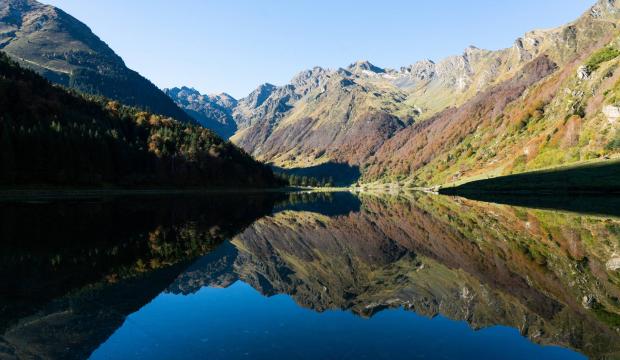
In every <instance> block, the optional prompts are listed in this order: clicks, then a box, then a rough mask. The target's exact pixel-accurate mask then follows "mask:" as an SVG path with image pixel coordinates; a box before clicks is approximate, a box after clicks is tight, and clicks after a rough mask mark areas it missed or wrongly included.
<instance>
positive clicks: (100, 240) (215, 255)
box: [0, 193, 620, 359]
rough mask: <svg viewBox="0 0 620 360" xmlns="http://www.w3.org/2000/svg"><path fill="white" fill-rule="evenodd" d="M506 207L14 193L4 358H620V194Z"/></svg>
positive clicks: (0, 218) (6, 241)
mask: <svg viewBox="0 0 620 360" xmlns="http://www.w3.org/2000/svg"><path fill="white" fill-rule="evenodd" d="M485 200H488V199H485ZM497 201H498V202H501V203H504V204H498V203H493V202H482V201H475V200H468V199H464V198H454V197H445V196H435V195H426V194H420V193H401V194H398V195H353V194H349V193H333V194H251V195H248V194H245V195H242V194H237V195H233V194H228V195H224V194H221V195H209V196H207V195H200V196H179V195H177V196H158V197H156V196H148V197H137V196H134V197H130V196H125V197H110V198H84V199H80V200H45V201H41V200H37V201H23V200H20V201H17V200H15V201H8V200H6V201H3V202H0V226H1V228H0V237H1V246H2V251H1V252H0V257H1V262H0V277H1V278H0V284H1V285H0V335H1V336H0V358H2V359H5V358H6V359H11V358H16V359H22V358H26V359H28V358H43V359H56V358H58V359H65V358H75V359H83V358H92V359H130V358H131V359H133V358H137V359H274V358H281V359H418V358H419V359H472V358H476V359H583V358H613V357H617V356H619V354H620V315H619V314H620V300H619V299H620V272H619V269H620V217H619V215H620V214H618V212H619V211H620V210H618V209H620V207H618V206H616V205H617V204H616V200H614V199H609V198H606V199H596V198H594V199H592V198H571V199H565V200H561V199H525V200H524V199H523V198H520V199H506V198H504V199H497ZM580 209H582V211H581V212H580Z"/></svg>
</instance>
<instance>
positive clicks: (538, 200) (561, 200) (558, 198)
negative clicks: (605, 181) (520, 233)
mask: <svg viewBox="0 0 620 360" xmlns="http://www.w3.org/2000/svg"><path fill="white" fill-rule="evenodd" d="M457 196H462V197H465V198H468V199H472V200H478V201H484V202H491V203H497V204H505V205H513V206H523V207H529V208H537V209H549V210H563V211H571V212H575V213H581V214H590V215H602V216H616V217H619V216H620V195H618V194H616V195H613V194H612V195H594V194H593V195H585V194H576V195H573V196H568V195H561V194H560V195H550V194H541V195H530V194H521V195H512V194H501V193H497V194H492V193H475V192H466V193H458V194H457Z"/></svg>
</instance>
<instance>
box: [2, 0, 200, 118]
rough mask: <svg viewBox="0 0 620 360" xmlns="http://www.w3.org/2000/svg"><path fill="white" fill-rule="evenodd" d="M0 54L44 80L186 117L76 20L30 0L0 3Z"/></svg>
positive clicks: (167, 114)
mask: <svg viewBox="0 0 620 360" xmlns="http://www.w3.org/2000/svg"><path fill="white" fill-rule="evenodd" d="M0 50H3V51H4V52H6V53H7V54H8V55H9V56H11V57H12V58H13V59H15V60H16V61H18V62H19V63H20V64H21V65H22V66H26V67H29V68H31V69H33V70H35V71H37V72H38V73H40V74H41V75H43V76H45V77H46V78H48V79H49V80H51V81H53V82H55V83H58V84H62V85H64V86H69V87H72V88H75V89H77V90H79V91H82V92H86V93H89V94H96V95H103V96H105V97H108V98H111V99H114V100H118V101H120V102H122V103H123V104H127V105H130V106H137V107H140V108H143V109H145V110H148V111H152V112H154V113H158V114H162V115H166V116H171V117H174V118H176V119H179V120H181V121H192V118H191V117H190V116H188V115H187V114H185V113H184V112H183V111H182V110H181V109H179V108H178V107H177V106H176V105H175V104H174V102H172V101H171V100H170V99H169V98H168V97H167V96H166V95H165V94H164V93H163V92H162V91H161V90H160V89H158V88H157V87H156V86H155V85H153V84H152V83H151V82H150V81H149V80H147V79H145V78H144V77H142V76H141V75H140V74H138V73H137V72H135V71H133V70H131V69H128V68H127V66H125V63H124V62H123V60H122V59H121V58H120V57H119V56H118V55H116V54H115V53H114V51H112V49H110V48H109V47H108V45H106V44H105V43H104V42H103V41H102V40H101V39H99V38H98V37H97V35H95V34H93V32H92V31H91V30H90V29H89V28H88V26H86V25H85V24H83V23H81V22H80V21H79V20H77V19H75V18H74V17H72V16H71V15H69V14H67V13H65V12H64V11H62V10H60V9H58V8H55V7H53V6H50V5H44V4H41V3H39V2H38V1H35V0H2V1H0Z"/></svg>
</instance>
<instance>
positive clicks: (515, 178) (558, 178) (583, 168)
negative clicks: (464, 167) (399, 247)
mask: <svg viewBox="0 0 620 360" xmlns="http://www.w3.org/2000/svg"><path fill="white" fill-rule="evenodd" d="M438 192H439V193H440V194H445V195H462V196H473V195H476V194H512V195H540V194H562V195H567V194H620V160H608V161H601V162H595V163H585V164H580V165H574V166H567V167H559V168H554V169H547V170H540V171H532V172H525V173H520V174H514V175H507V176H500V177H495V178H488V179H482V180H476V181H471V182H467V183H464V184H461V185H457V186H449V187H440V188H439V189H438Z"/></svg>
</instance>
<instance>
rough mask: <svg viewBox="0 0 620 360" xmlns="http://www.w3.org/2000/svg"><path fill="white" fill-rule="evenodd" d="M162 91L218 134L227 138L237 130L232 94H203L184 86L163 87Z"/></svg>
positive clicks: (235, 103) (234, 102)
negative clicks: (233, 114)
mask: <svg viewBox="0 0 620 360" xmlns="http://www.w3.org/2000/svg"><path fill="white" fill-rule="evenodd" d="M164 93H165V94H166V95H168V96H169V97H170V98H171V99H172V100H174V102H175V103H176V104H177V105H178V106H179V107H181V108H182V109H183V110H185V112H186V113H187V114H188V115H189V116H191V117H192V118H194V119H195V120H196V121H198V123H199V124H200V125H202V126H204V127H206V128H207V129H211V130H213V131H215V132H216V133H217V134H218V135H219V136H221V137H223V138H225V139H228V138H230V137H231V136H232V135H233V134H234V133H235V131H237V124H236V123H235V121H234V119H233V116H232V111H233V109H234V108H235V107H236V106H237V100H236V99H235V98H233V97H232V96H230V95H228V94H226V93H223V94H219V95H203V94H201V93H200V92H199V91H197V90H196V89H190V88H188V87H185V86H184V87H181V88H172V89H164Z"/></svg>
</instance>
